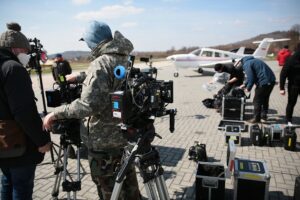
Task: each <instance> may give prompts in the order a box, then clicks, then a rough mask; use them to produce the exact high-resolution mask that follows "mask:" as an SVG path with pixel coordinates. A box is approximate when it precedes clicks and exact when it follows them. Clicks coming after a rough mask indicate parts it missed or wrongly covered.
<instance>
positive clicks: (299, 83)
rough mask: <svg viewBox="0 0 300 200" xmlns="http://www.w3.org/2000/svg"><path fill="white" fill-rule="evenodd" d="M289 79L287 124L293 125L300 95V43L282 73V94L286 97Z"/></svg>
mask: <svg viewBox="0 0 300 200" xmlns="http://www.w3.org/2000/svg"><path fill="white" fill-rule="evenodd" d="M286 78H288V80H289V81H288V104H287V106H286V122H287V123H288V124H291V123H292V118H293V111H294V107H295V105H296V103H297V99H298V96H299V94H300V43H299V44H298V46H297V48H296V51H295V53H294V54H293V55H292V56H291V57H290V58H288V59H287V61H286V63H285V65H284V67H283V68H282V70H281V72H280V84H279V87H280V94H281V95H285V88H284V85H285V81H286Z"/></svg>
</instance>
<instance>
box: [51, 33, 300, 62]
mask: <svg viewBox="0 0 300 200" xmlns="http://www.w3.org/2000/svg"><path fill="white" fill-rule="evenodd" d="M299 32H300V31H298V30H297V31H294V32H293V30H290V31H275V32H271V33H266V34H260V35H257V36H255V37H252V38H249V39H246V40H242V41H237V42H234V43H230V44H222V45H217V46H211V47H212V48H216V49H221V50H227V51H230V50H233V49H237V48H239V47H241V46H244V47H246V48H249V49H256V47H257V44H253V43H252V42H253V41H260V40H262V39H263V38H273V39H279V38H291V40H290V41H287V42H279V43H273V44H272V45H271V46H270V49H269V53H274V54H276V53H277V52H278V51H279V49H281V48H282V47H283V45H289V46H290V49H294V47H295V45H296V44H297V43H298V42H299ZM295 33H296V35H295ZM197 48H199V47H197V46H194V47H182V48H180V49H178V50H176V49H174V48H172V49H170V50H167V51H148V52H141V51H136V52H133V54H134V55H135V56H136V57H137V58H139V57H149V56H150V55H152V56H153V58H165V57H167V56H169V55H172V54H181V53H189V52H191V51H193V50H195V49H197ZM62 55H63V57H64V58H65V59H67V60H70V61H75V62H76V61H80V62H85V61H88V60H90V52H89V51H65V52H63V53H62ZM54 56H55V54H52V55H49V56H48V57H49V58H54Z"/></svg>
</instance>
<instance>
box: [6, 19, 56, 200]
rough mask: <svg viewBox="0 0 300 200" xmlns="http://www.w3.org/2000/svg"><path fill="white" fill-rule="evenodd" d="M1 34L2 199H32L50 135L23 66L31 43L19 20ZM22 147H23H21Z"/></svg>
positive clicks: (48, 145) (26, 61)
mask: <svg viewBox="0 0 300 200" xmlns="http://www.w3.org/2000/svg"><path fill="white" fill-rule="evenodd" d="M7 28H8V30H7V31H6V32H4V33H2V35H1V37H0V168H1V171H2V173H3V176H2V180H1V182H2V188H1V199H14V200H19V199H28V200H29V199H32V192H33V187H34V175H35V170H36V165H37V164H38V163H40V162H42V160H43V159H44V153H45V152H47V151H49V150H50V147H51V142H50V137H49V135H47V134H46V133H45V132H44V131H43V129H42V120H41V118H40V116H39V113H38V111H37V107H36V104H35V101H34V92H33V90H32V83H31V80H30V77H29V74H28V73H27V71H26V69H25V67H24V66H26V65H27V63H28V61H29V58H30V57H29V55H27V53H28V52H29V51H30V45H29V42H28V40H27V38H26V37H25V35H23V34H22V33H21V32H20V31H21V26H20V25H19V24H17V23H9V24H7ZM19 147H21V148H19Z"/></svg>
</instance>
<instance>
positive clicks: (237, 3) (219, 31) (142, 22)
mask: <svg viewBox="0 0 300 200" xmlns="http://www.w3.org/2000/svg"><path fill="white" fill-rule="evenodd" d="M299 8H300V1H299V0H251V1H246V0H226V1H225V0H212V1H204V0H26V1H24V0H0V32H1V33H2V32H4V31H6V23H7V22H12V21H14V22H18V23H19V24H20V25H21V26H22V32H23V33H24V34H25V35H26V36H27V37H28V38H35V37H36V38H38V39H39V40H40V41H41V43H42V44H43V46H44V48H45V49H46V50H47V52H48V54H53V53H62V52H64V51H70V50H82V51H89V48H88V47H87V46H86V44H85V42H82V41H79V39H80V38H81V37H82V35H83V33H84V31H85V28H86V25H87V24H88V22H89V21H90V20H97V21H101V22H105V23H107V24H108V25H109V26H110V28H111V30H112V32H114V31H116V30H119V31H120V32H121V33H122V34H123V35H124V36H125V37H127V38H128V39H129V40H131V42H132V43H133V45H134V50H135V51H166V50H169V49H171V48H175V49H179V48H182V47H184V46H185V47H191V46H199V47H208V46H214V45H221V44H228V43H232V42H237V41H240V40H244V39H249V38H251V37H254V36H256V35H259V34H264V33H270V32H273V31H287V30H289V29H290V28H291V27H292V26H293V25H294V24H300V12H299Z"/></svg>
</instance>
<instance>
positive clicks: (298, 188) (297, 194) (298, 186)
mask: <svg viewBox="0 0 300 200" xmlns="http://www.w3.org/2000/svg"><path fill="white" fill-rule="evenodd" d="M293 200H300V176H298V177H296V180H295V190H294V199H293Z"/></svg>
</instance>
